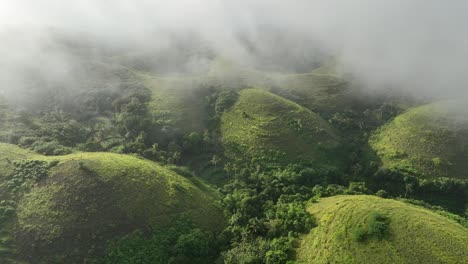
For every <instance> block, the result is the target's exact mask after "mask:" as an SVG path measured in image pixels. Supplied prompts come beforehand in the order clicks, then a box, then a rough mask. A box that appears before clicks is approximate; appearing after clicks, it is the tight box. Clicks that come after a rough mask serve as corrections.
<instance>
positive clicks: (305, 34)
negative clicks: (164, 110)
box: [0, 0, 468, 98]
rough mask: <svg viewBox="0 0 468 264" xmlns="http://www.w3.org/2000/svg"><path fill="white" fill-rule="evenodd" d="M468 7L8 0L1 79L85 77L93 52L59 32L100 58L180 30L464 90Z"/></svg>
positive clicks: (242, 58)
mask: <svg viewBox="0 0 468 264" xmlns="http://www.w3.org/2000/svg"><path fill="white" fill-rule="evenodd" d="M467 8H468V3H467V2H466V1H463V0H453V1H450V2H445V1H436V0H429V1H423V0H411V1H405V0H394V1H384V0H359V1H344V0H343V1H339V0H332V1H330V0H327V1H325V0H321V1H312V0H292V1H276V0H269V1H267V0H255V1H249V0H239V1H227V0H226V1H222V0H218V1H215V0H180V1H161V0H157V1H149V0H132V1H124V0H119V1H109V0H107V1H106V0H94V1H92V0H86V1H83V0H81V1H58V0H35V1H27V0H3V1H1V2H0V33H1V39H2V41H1V42H0V54H1V56H2V58H3V59H2V60H3V62H2V63H1V67H2V68H3V73H2V75H0V82H1V84H2V87H1V89H2V90H3V93H4V94H10V95H12V94H15V93H16V92H17V91H19V90H21V87H23V86H24V82H25V80H24V78H22V76H24V69H40V70H39V71H38V72H39V74H40V75H43V76H42V77H43V79H46V80H52V81H54V82H57V83H61V84H63V85H66V84H67V83H69V81H70V80H75V79H77V78H79V75H77V72H80V67H81V66H80V62H79V61H80V60H82V59H83V55H82V54H80V55H77V54H75V53H74V54H70V52H69V51H68V50H67V49H64V48H63V45H61V42H58V41H57V39H58V38H57V34H59V35H60V36H67V38H68V40H69V41H71V42H76V43H83V42H87V43H88V44H89V43H92V46H93V47H95V48H96V49H94V50H93V49H91V50H90V51H88V53H87V56H89V57H92V58H94V59H95V58H96V57H99V56H101V55H102V52H103V51H105V52H111V51H116V50H117V51H118V50H125V51H129V50H131V51H137V50H145V49H153V50H161V51H164V52H166V51H167V49H168V48H170V47H173V46H174V45H175V44H174V39H177V41H178V43H180V42H182V43H184V45H185V47H190V46H191V45H194V46H196V47H194V49H200V47H202V48H204V49H205V48H206V49H209V50H210V51H212V54H214V55H213V56H219V57H223V58H226V59H229V60H231V61H234V62H236V63H238V64H239V65H242V66H245V67H257V66H258V65H261V64H271V65H264V66H265V68H267V69H268V70H271V71H283V72H288V71H293V70H297V69H298V68H300V67H296V66H297V64H299V63H301V65H303V64H304V60H307V61H308V62H310V63H313V62H311V61H312V60H315V59H317V58H318V57H321V56H325V55H326V56H332V57H333V58H334V59H335V60H336V61H337V62H338V65H339V69H340V70H341V71H342V72H343V73H347V74H349V75H350V76H352V78H353V80H354V81H355V82H356V83H359V84H360V85H362V86H364V87H366V88H367V89H369V90H379V89H392V90H393V89H394V90H399V91H405V92H409V93H411V94H413V95H424V96H428V95H430V96H436V97H444V98H446V97H460V96H465V95H466V93H467V85H468V81H467V78H466V73H467V70H466V61H467V59H468V40H467V38H468V27H467V26H466V25H467V24H468V23H467V22H468V18H467V17H466V14H465V13H466V10H467ZM265 32H267V33H265ZM272 32H273V33H272ZM271 35H274V36H275V37H274V38H272V37H271ZM265 36H267V37H265ZM189 49H190V48H189ZM210 58H212V57H209V56H208V57H207V58H201V57H197V58H190V59H187V60H186V61H185V62H184V63H183V67H184V68H185V69H187V68H190V69H197V68H199V67H198V66H199V64H200V63H206V61H207V60H209V59H210ZM265 58H268V59H265ZM169 61H170V59H169ZM277 62H282V63H283V65H280V66H278V67H274V66H275V65H274V64H275V63H277ZM187 64H190V67H188V66H187ZM270 66H271V67H270Z"/></svg>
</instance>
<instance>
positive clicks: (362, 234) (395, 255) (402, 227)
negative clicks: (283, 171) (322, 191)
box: [297, 195, 468, 263]
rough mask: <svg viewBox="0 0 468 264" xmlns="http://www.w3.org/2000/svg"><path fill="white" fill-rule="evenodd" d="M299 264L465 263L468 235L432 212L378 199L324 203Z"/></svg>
mask: <svg viewBox="0 0 468 264" xmlns="http://www.w3.org/2000/svg"><path fill="white" fill-rule="evenodd" d="M308 211H309V212H310V213H311V214H312V215H313V216H314V217H315V218H316V221H317V224H318V226H317V227H315V228H313V229H312V231H311V232H310V233H309V234H307V235H305V236H304V237H303V239H302V242H301V246H300V248H299V249H298V252H297V257H298V260H299V262H300V263H466V262H467V261H468V255H467V254H466V245H467V243H468V230H467V229H466V228H465V227H463V226H461V225H460V224H458V223H456V222H454V221H453V220H450V219H448V218H445V217H444V216H441V215H438V214H436V213H434V212H432V211H429V210H427V209H423V208H420V207H417V206H414V205H409V204H406V203H403V202H400V201H395V200H390V199H382V198H379V197H375V196H365V195H358V196H346V195H344V196H335V197H329V198H323V199H320V201H319V202H318V203H316V204H312V205H310V207H309V209H308Z"/></svg>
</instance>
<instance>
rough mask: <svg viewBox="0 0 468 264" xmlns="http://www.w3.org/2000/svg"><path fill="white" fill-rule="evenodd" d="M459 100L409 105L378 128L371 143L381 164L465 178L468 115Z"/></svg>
mask: <svg viewBox="0 0 468 264" xmlns="http://www.w3.org/2000/svg"><path fill="white" fill-rule="evenodd" d="M465 107H466V106H465V104H464V102H463V101H462V100H452V101H445V102H438V103H432V104H427V105H423V106H419V107H415V108H411V109H409V110H408V111H406V112H405V113H403V114H401V115H399V116H397V117H396V118H395V119H394V120H392V121H391V122H389V123H388V124H386V125H385V126H383V127H381V128H380V129H378V130H377V131H376V132H375V133H374V134H373V135H372V137H371V138H370V141H369V142H370V145H371V147H372V148H373V149H374V150H375V151H376V153H377V155H378V156H379V157H380V158H381V160H382V163H383V165H384V166H386V167H389V168H397V169H400V170H403V171H406V172H410V173H413V174H415V175H423V176H426V177H453V178H466V177H467V174H466V172H467V171H468V152H467V151H466V150H467V147H468V141H466V137H467V136H468V119H467V117H466V115H465V114H464V113H466V110H464V109H465Z"/></svg>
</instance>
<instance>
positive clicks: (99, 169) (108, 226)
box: [0, 144, 224, 263]
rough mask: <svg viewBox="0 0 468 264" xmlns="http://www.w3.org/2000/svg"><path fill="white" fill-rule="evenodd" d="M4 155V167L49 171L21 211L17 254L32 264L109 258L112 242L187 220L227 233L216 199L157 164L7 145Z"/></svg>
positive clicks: (125, 157) (3, 146) (126, 157)
mask: <svg viewBox="0 0 468 264" xmlns="http://www.w3.org/2000/svg"><path fill="white" fill-rule="evenodd" d="M0 153H1V154H2V157H8V158H9V159H10V160H9V161H5V162H3V161H1V162H2V163H0V165H4V164H5V163H8V164H10V162H13V161H15V160H17V161H18V160H25V159H34V160H36V162H35V163H30V164H27V165H25V168H26V169H25V170H27V172H29V174H31V173H36V172H37V173H39V170H36V169H35V166H42V165H41V164H43V163H41V162H45V164H47V167H49V169H48V173H47V176H46V177H45V178H44V179H41V180H39V181H38V183H37V184H34V185H32V188H31V189H30V191H28V192H26V194H25V195H24V196H23V197H22V198H21V199H19V202H18V206H17V209H16V221H15V224H14V226H15V243H16V250H17V252H18V253H19V255H21V256H23V257H25V256H26V259H29V260H32V259H34V260H35V261H38V262H39V260H40V261H43V262H47V263H51V262H53V263H57V262H60V263H64V261H72V262H73V261H78V260H79V259H80V258H82V257H83V256H92V255H93V254H95V253H96V254H97V253H100V252H102V251H103V250H104V248H105V247H106V245H107V244H106V242H107V241H108V240H109V239H115V238H117V237H119V236H122V235H125V234H127V233H130V232H132V231H134V230H137V229H143V230H146V229H148V228H151V227H152V226H162V225H165V224H169V223H170V222H171V220H172V219H174V217H177V216H182V215H185V216H188V217H189V218H190V219H192V221H193V222H194V223H195V224H196V225H197V226H199V227H202V228H206V229H209V230H216V229H221V228H222V226H223V222H224V220H223V214H222V211H221V209H220V207H219V205H218V204H217V202H216V201H215V200H217V199H219V198H218V196H217V194H216V193H215V192H213V191H211V190H210V189H209V188H208V187H206V186H205V185H204V184H203V183H201V182H199V181H197V180H196V179H193V180H188V179H186V178H184V177H182V176H179V175H178V174H176V173H174V172H173V171H171V170H169V169H167V168H165V167H163V166H160V165H158V164H156V163H153V162H151V161H147V160H143V159H139V158H136V157H133V156H129V155H120V154H112V153H77V154H71V155H66V156H55V157H45V156H40V155H36V154H34V153H30V152H28V151H24V150H22V149H20V148H17V147H14V146H12V145H7V144H1V145H0ZM4 155H5V156H4ZM13 166H14V165H13ZM3 167H4V166H2V170H1V171H4V172H11V171H12V168H11V166H10V167H9V166H7V168H6V169H3ZM2 177H6V178H7V177H8V176H6V175H5V176H4V175H2ZM17 177H18V176H17ZM7 179H8V178H7ZM17 180H18V178H17ZM4 182H7V181H4ZM23 185H24V184H23ZM4 187H5V186H2V188H1V191H3V192H4V191H5V190H8V189H7V188H4Z"/></svg>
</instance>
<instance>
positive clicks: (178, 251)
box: [95, 219, 218, 264]
mask: <svg viewBox="0 0 468 264" xmlns="http://www.w3.org/2000/svg"><path fill="white" fill-rule="evenodd" d="M217 248H218V245H217V244H216V239H215V237H214V236H213V234H211V233H209V232H207V231H203V230H201V229H198V228H196V227H195V226H194V225H193V224H192V223H191V222H190V221H189V220H186V219H179V220H176V221H174V222H173V223H172V224H171V225H170V226H162V227H156V228H153V229H152V230H150V231H149V232H147V233H144V232H142V231H136V232H133V233H132V234H130V235H127V236H125V237H123V238H121V239H119V240H117V241H114V242H113V243H111V244H110V245H109V248H108V252H107V253H106V254H105V256H104V257H102V258H100V259H99V260H97V261H95V263H96V264H111V263H128V264H133V263H154V264H158V263H161V264H166V263H170V264H184V263H185V264H189V263H193V264H205V263H214V262H215V259H216V258H217Z"/></svg>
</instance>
